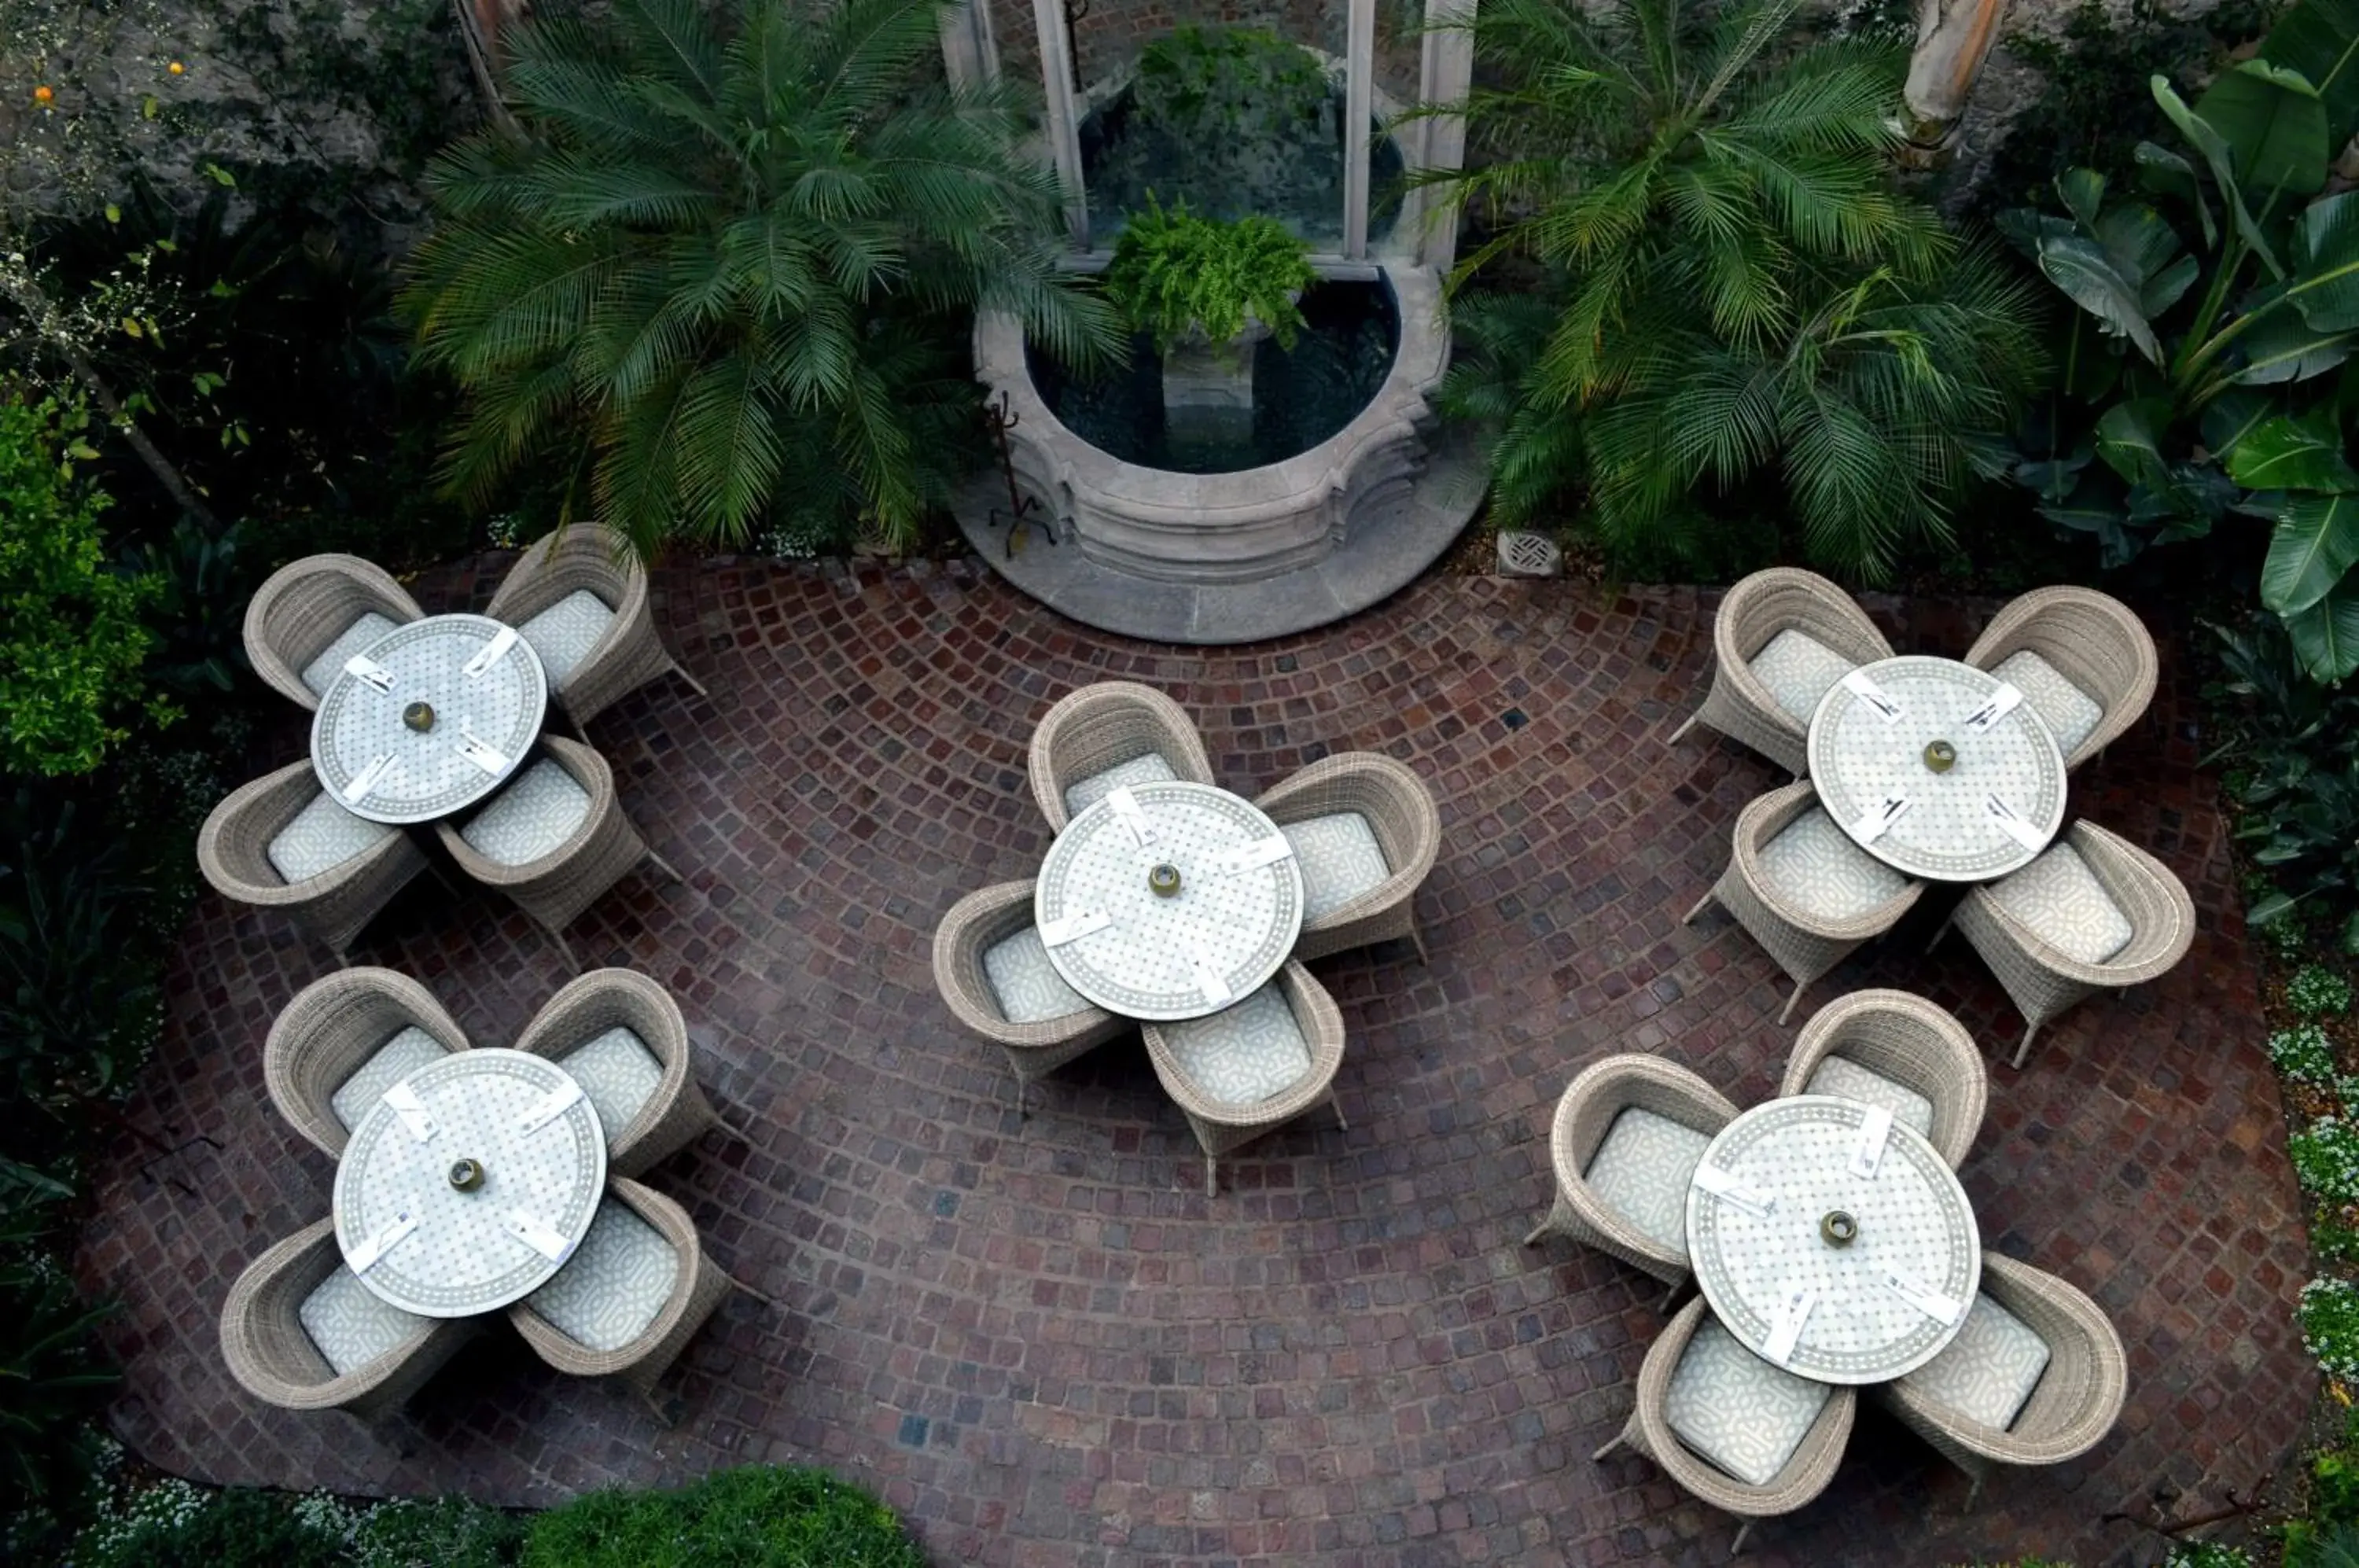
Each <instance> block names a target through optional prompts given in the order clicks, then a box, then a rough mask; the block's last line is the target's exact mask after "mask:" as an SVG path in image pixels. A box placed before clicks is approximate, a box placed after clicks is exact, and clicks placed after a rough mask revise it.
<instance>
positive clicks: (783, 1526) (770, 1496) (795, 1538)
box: [524, 1466, 925, 1568]
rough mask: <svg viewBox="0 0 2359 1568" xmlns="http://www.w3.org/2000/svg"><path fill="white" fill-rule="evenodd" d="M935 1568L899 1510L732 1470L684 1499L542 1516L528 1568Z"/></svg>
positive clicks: (790, 1479)
mask: <svg viewBox="0 0 2359 1568" xmlns="http://www.w3.org/2000/svg"><path fill="white" fill-rule="evenodd" d="M706 1563H730V1564H733V1565H734V1568H925V1558H924V1557H923V1555H921V1554H920V1553H919V1551H918V1549H917V1547H916V1545H915V1544H913V1543H912V1542H911V1541H910V1540H909V1538H908V1536H907V1535H906V1534H904V1533H903V1532H902V1530H901V1525H900V1521H899V1520H898V1519H895V1518H894V1516H893V1510H892V1509H890V1508H886V1507H885V1505H883V1504H882V1503H879V1502H878V1501H876V1499H875V1498H874V1497H869V1496H868V1495H867V1494H866V1493H864V1492H862V1491H860V1490H859V1489H857V1488H856V1487H853V1486H845V1485H844V1484H843V1482H841V1481H838V1480H836V1479H835V1478H834V1477H833V1476H832V1475H828V1474H827V1473H826V1472H825V1471H823V1470H807V1469H797V1468H783V1467H767V1466H753V1467H748V1468H746V1469H743V1470H724V1471H723V1472H721V1473H720V1474H718V1475H711V1476H708V1477H706V1478H705V1479H704V1480H702V1481H700V1482H698V1483H697V1484H696V1485H695V1486H690V1487H688V1488H686V1489H684V1490H682V1491H678V1492H598V1493H592V1495H591V1496H589V1497H582V1498H580V1499H578V1500H577V1501H575V1502H572V1503H569V1504H567V1505H566V1506H565V1507H564V1508H558V1509H554V1510H552V1511H551V1512H549V1513H546V1514H543V1515H541V1516H540V1517H539V1518H538V1519H535V1520H534V1521H533V1529H532V1538H531V1540H530V1541H527V1543H526V1546H525V1552H524V1568H702V1565H703V1564H706Z"/></svg>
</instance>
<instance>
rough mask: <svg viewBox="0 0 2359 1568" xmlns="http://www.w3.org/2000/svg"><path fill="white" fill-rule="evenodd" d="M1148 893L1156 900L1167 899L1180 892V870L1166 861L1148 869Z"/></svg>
mask: <svg viewBox="0 0 2359 1568" xmlns="http://www.w3.org/2000/svg"><path fill="white" fill-rule="evenodd" d="M1147 889H1148V891H1150V892H1152V893H1153V894H1154V895H1155V896H1156V897H1157V898H1170V897H1172V896H1173V895H1174V894H1176V893H1178V892H1179V891H1180V868H1179V867H1178V866H1174V865H1172V864H1171V863H1170V862H1169V861H1168V860H1166V861H1163V862H1160V863H1159V864H1158V865H1156V866H1151V867H1149V868H1148V870H1147Z"/></svg>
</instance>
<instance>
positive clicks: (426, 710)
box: [401, 702, 434, 735]
mask: <svg viewBox="0 0 2359 1568" xmlns="http://www.w3.org/2000/svg"><path fill="white" fill-rule="evenodd" d="M401 722H402V723H403V724H408V726H409V727H410V728H411V729H414V730H416V731H417V732H418V733H419V735H424V734H425V733H426V732H427V731H428V730H430V729H432V728H433V727H434V704H433V703H431V702H412V703H410V704H409V706H408V707H406V708H404V709H402V710H401Z"/></svg>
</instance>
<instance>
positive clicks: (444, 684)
mask: <svg viewBox="0 0 2359 1568" xmlns="http://www.w3.org/2000/svg"><path fill="white" fill-rule="evenodd" d="M495 649H496V651H495ZM485 655H489V656H490V657H488V658H482V657H479V656H485ZM371 666H373V667H374V670H370V669H369V667H371ZM380 688H382V689H380ZM419 702H423V703H425V704H426V705H427V707H428V708H429V709H431V710H432V712H431V714H430V719H429V724H428V727H426V728H423V729H420V728H417V727H414V726H413V725H412V724H408V723H406V722H405V720H404V716H403V715H404V713H405V712H407V711H408V709H409V708H410V707H411V705H412V704H413V703H419ZM548 709H549V681H548V678H547V676H546V675H545V674H544V673H543V672H542V670H541V668H540V658H539V656H538V655H537V654H535V653H534V652H533V651H532V645H531V644H529V643H527V642H526V641H525V640H524V638H523V637H518V636H517V635H516V632H515V630H514V629H513V628H511V627H508V626H502V625H501V624H500V623H499V622H497V621H495V620H493V619H491V618H490V617H489V616H487V615H429V616H427V617H426V618H425V619H424V620H422V621H412V622H410V623H409V624H408V626H397V627H395V628H394V629H393V630H392V631H389V632H387V633H386V635H385V636H383V637H379V638H378V639H377V640H376V641H375V642H373V643H371V644H370V645H369V646H368V647H367V648H365V649H364V650H363V651H362V652H361V654H360V656H359V657H358V658H357V659H353V660H352V661H351V662H350V663H348V664H347V665H345V667H344V668H343V670H341V671H339V672H338V673H337V675H336V678H335V680H334V681H332V683H331V684H330V685H329V687H328V691H327V694H326V695H325V696H323V697H321V699H320V711H319V712H318V713H315V714H313V715H312V718H311V767H312V769H313V770H314V771H315V772H317V773H318V774H319V776H320V784H321V788H323V789H326V790H327V791H328V792H329V793H330V794H331V795H332V796H334V797H335V799H336V800H337V801H338V802H339V803H341V804H342V806H343V808H344V809H345V810H346V811H351V812H352V813H353V815H354V816H360V817H366V818H367V819H368V820H369V821H371V822H392V823H395V824H403V823H410V822H432V821H433V820H434V819H435V818H437V817H445V816H448V815H450V814H451V812H453V811H463V810H464V809H465V808H467V807H469V806H472V805H473V804H474V803H475V802H476V801H478V800H482V799H483V798H484V796H486V795H488V794H490V793H491V792H492V791H493V790H494V789H498V788H499V787H500V785H501V784H502V783H503V782H505V781H506V779H507V778H508V776H509V775H510V774H512V773H514V772H515V771H516V766H517V764H519V763H521V762H522V761H523V760H524V757H525V754H526V753H527V751H529V750H530V749H531V748H532V743H533V741H534V740H535V739H536V738H537V737H538V735H539V734H540V725H541V721H542V719H543V718H544V717H545V716H546V715H547V713H548ZM420 716H421V717H427V715H420Z"/></svg>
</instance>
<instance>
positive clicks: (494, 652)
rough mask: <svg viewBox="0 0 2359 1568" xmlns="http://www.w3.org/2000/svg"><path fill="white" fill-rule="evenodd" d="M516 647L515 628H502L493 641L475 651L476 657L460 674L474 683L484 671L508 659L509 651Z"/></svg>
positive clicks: (463, 667)
mask: <svg viewBox="0 0 2359 1568" xmlns="http://www.w3.org/2000/svg"><path fill="white" fill-rule="evenodd" d="M514 647H516V628H515V627H514V626H502V627H501V628H500V629H499V631H498V633H497V634H495V636H494V637H493V638H492V640H491V641H489V642H487V643H485V644H484V646H483V647H482V648H477V649H476V650H475V657H474V658H473V659H469V660H467V662H466V664H465V665H464V666H462V668H461V670H460V671H459V673H460V674H462V675H463V676H465V677H466V678H467V679H468V680H470V681H473V679H475V677H477V676H478V675H481V674H482V673H483V672H484V670H489V669H490V668H491V667H492V666H493V665H495V664H497V663H498V662H499V661H500V660H501V659H506V657H507V656H508V649H510V648H514Z"/></svg>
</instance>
